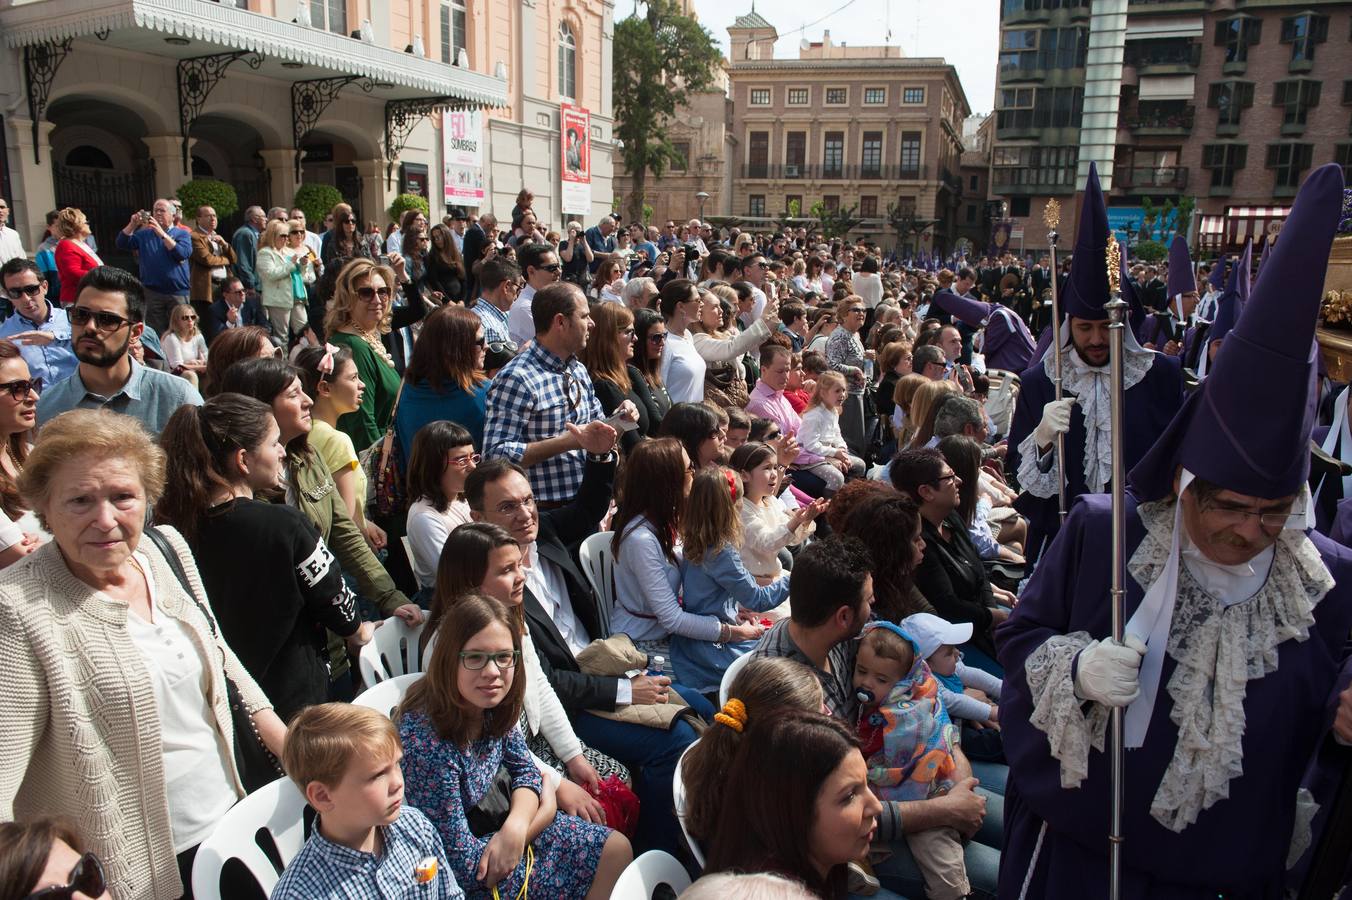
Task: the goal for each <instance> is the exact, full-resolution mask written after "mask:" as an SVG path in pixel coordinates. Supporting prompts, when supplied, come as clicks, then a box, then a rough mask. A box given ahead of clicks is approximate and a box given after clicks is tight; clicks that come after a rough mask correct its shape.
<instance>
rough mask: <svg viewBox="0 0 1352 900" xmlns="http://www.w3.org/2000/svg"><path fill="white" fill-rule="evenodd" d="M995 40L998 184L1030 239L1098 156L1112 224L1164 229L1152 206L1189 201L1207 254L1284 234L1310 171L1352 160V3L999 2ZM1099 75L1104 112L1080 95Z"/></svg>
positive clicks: (1070, 220) (1135, 233)
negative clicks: (1151, 217)
mask: <svg viewBox="0 0 1352 900" xmlns="http://www.w3.org/2000/svg"><path fill="white" fill-rule="evenodd" d="M1123 6H1124V7H1125V9H1124V10H1123V9H1121V7H1123ZM1109 7H1111V8H1109ZM1122 12H1125V18H1118V19H1117V20H1116V21H1114V17H1118V16H1120V15H1121V13H1122ZM1100 25H1101V30H1099V31H1096V28H1100ZM1123 29H1124V30H1123ZM1114 34H1115V35H1119V36H1120V39H1113V40H1104V41H1102V42H1096V40H1095V37H1096V35H1103V36H1105V37H1106V36H1108V35H1114ZM1000 48H1001V49H1000V60H999V69H998V73H997V79H998V82H997V88H996V111H995V117H996V125H995V143H994V148H993V151H992V155H991V176H990V179H991V194H992V196H993V197H994V198H997V199H1001V200H1004V201H1007V202H1008V203H1009V204H1010V213H1011V218H1012V219H1013V221H1014V223H1015V225H1016V227H1020V228H1023V229H1024V232H1025V234H1026V236H1027V239H1028V246H1029V247H1039V248H1040V247H1044V246H1045V245H1046V230H1045V228H1044V226H1043V221H1042V210H1043V207H1044V205H1045V203H1046V201H1047V199H1049V198H1051V197H1057V198H1060V199H1062V200H1064V199H1065V198H1067V197H1070V196H1071V195H1073V194H1074V192H1075V191H1076V190H1077V189H1078V188H1079V187H1081V186H1083V180H1084V175H1085V172H1086V170H1087V168H1088V163H1089V161H1090V160H1091V159H1092V160H1094V161H1095V162H1097V163H1098V166H1099V172H1100V176H1101V178H1102V180H1103V182H1104V187H1105V190H1107V191H1108V199H1109V215H1110V219H1111V220H1112V221H1113V224H1114V227H1115V228H1118V229H1119V230H1121V231H1122V232H1123V233H1126V234H1128V235H1129V236H1130V237H1132V238H1133V239H1134V238H1137V237H1146V236H1151V237H1155V238H1156V239H1159V238H1162V237H1165V236H1166V235H1167V232H1162V231H1160V230H1159V229H1158V227H1157V228H1156V229H1155V231H1154V232H1153V233H1152V232H1150V231H1148V230H1143V229H1142V226H1143V224H1144V222H1143V220H1144V217H1145V215H1146V214H1147V211H1148V210H1149V208H1150V207H1151V206H1154V207H1160V206H1162V205H1163V204H1164V203H1166V202H1171V203H1173V204H1175V205H1176V204H1177V203H1178V202H1179V201H1180V200H1183V199H1184V198H1191V199H1192V201H1193V203H1194V205H1195V210H1196V211H1195V213H1194V216H1193V218H1192V220H1191V221H1189V222H1183V223H1181V225H1180V226H1179V227H1180V229H1181V230H1184V231H1186V232H1188V233H1189V234H1190V235H1191V238H1192V241H1193V246H1194V249H1195V250H1198V251H1200V252H1210V251H1218V250H1222V249H1236V248H1238V247H1239V246H1240V245H1241V244H1242V243H1243V242H1244V241H1246V240H1248V239H1250V238H1252V237H1255V236H1262V235H1270V234H1273V233H1275V232H1276V231H1277V230H1279V229H1280V227H1281V222H1282V221H1283V219H1284V218H1285V215H1286V212H1287V209H1288V205H1289V202H1290V199H1291V198H1292V197H1293V196H1294V195H1295V192H1296V188H1297V187H1298V186H1299V184H1300V182H1301V180H1302V179H1303V177H1304V175H1305V173H1306V172H1308V171H1309V169H1311V168H1312V167H1314V166H1317V165H1320V164H1322V163H1326V162H1330V161H1338V162H1340V163H1341V164H1342V165H1343V166H1344V167H1352V108H1350V107H1352V81H1349V76H1352V3H1347V2H1317V0H1315V2H1304V0H1302V2H1294V0H1110V2H1108V3H1106V4H1105V3H1103V2H1100V0H1096V2H1095V3H1094V4H1093V15H1092V17H1091V9H1090V4H1089V2H1088V0H1003V5H1002V13H1001V39H1000ZM1096 67H1097V68H1096ZM1105 85H1106V86H1107V87H1108V88H1110V89H1111V90H1110V91H1109V93H1110V95H1111V96H1112V97H1114V98H1115V101H1116V102H1115V103H1111V104H1108V105H1110V106H1112V107H1114V108H1113V109H1112V111H1111V114H1110V115H1108V114H1105V113H1104V111H1103V109H1102V107H1097V108H1096V107H1094V105H1093V103H1092V102H1091V101H1093V99H1094V98H1092V97H1091V98H1086V95H1085V91H1086V88H1087V87H1094V88H1096V89H1098V90H1100V91H1102V90H1104V86H1105ZM1091 126H1092V128H1091ZM1110 129H1111V130H1110ZM1108 133H1111V134H1112V135H1113V136H1114V137H1113V139H1112V140H1111V141H1109V140H1105V138H1104V135H1105V134H1108ZM1075 215H1076V209H1075V205H1074V204H1073V203H1063V206H1062V217H1061V226H1060V232H1061V234H1063V235H1068V234H1073V233H1074V231H1073V229H1074V226H1075V222H1074V218H1075Z"/></svg>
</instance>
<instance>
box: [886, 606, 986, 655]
mask: <svg viewBox="0 0 1352 900" xmlns="http://www.w3.org/2000/svg"><path fill="white" fill-rule="evenodd" d="M901 630H902V631H905V632H906V633H907V634H909V635H910V636H911V638H912V640H914V641H915V645H916V647H917V649H918V650H919V652H920V656H921V657H922V658H924V659H929V658H930V657H931V656H933V655H934V654H935V653H936V652H937V651H938V649H939V648H940V647H943V646H944V645H946V644H954V645H956V644H965V643H967V642H968V641H970V640H971V639H972V623H971V622H961V623H958V624H956V625H955V624H954V623H952V622H950V621H948V620H947V619H941V618H939V617H938V616H936V615H934V614H932V613H916V614H915V615H913V616H907V617H906V618H904V619H902V620H901Z"/></svg>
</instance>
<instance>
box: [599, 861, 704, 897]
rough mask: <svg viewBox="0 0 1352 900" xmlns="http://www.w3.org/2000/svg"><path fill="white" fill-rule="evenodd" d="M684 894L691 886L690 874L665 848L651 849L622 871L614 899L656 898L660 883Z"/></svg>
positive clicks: (612, 893)
mask: <svg viewBox="0 0 1352 900" xmlns="http://www.w3.org/2000/svg"><path fill="white" fill-rule="evenodd" d="M662 884H665V885H666V886H667V887H669V888H671V890H672V891H673V892H674V893H676V894H680V893H681V891H683V890H685V889H686V888H688V887H690V875H689V873H687V872H686V871H685V868H684V867H683V866H682V865H681V864H680V863H679V862H677V861H676V857H674V856H672V855H671V854H670V853H666V852H664V851H662V850H649V851H648V852H647V853H645V854H643V855H642V856H640V857H639V858H638V859H636V860H634V861H633V862H631V863H630V864H629V865H628V866H626V867H625V870H624V871H623V872H621V873H620V880H619V881H617V882H615V889H614V890H613V891H611V892H610V900H652V897H653V892H654V891H656V890H657V887H658V885H662Z"/></svg>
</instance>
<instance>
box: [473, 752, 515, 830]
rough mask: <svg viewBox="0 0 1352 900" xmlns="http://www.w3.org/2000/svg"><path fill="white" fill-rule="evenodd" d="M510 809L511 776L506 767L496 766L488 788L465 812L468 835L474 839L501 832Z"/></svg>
mask: <svg viewBox="0 0 1352 900" xmlns="http://www.w3.org/2000/svg"><path fill="white" fill-rule="evenodd" d="M511 807H512V776H511V773H510V772H508V771H507V767H506V766H498V773H497V774H496V775H494V776H493V784H492V785H491V786H489V788H488V790H487V791H486V792H485V793H484V795H483V797H481V798H480V799H479V802H478V803H476V804H474V805H473V806H472V807H470V808H469V809H467V810H465V821H466V822H468V823H469V831H470V834H472V835H474V836H475V837H478V838H481V837H487V836H488V835H490V834H493V833H494V832H496V831H499V830H501V828H502V825H503V823H504V822H506V821H507V814H508V813H509V812H511Z"/></svg>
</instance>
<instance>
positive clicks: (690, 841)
mask: <svg viewBox="0 0 1352 900" xmlns="http://www.w3.org/2000/svg"><path fill="white" fill-rule="evenodd" d="M698 743H699V741H695V743H694V744H691V745H690V747H693V746H695V744H698ZM690 747H686V748H685V750H683V751H682V752H681V758H680V759H678V760H676V774H675V775H674V776H673V777H672V779H671V799H672V806H673V808H674V809H675V812H676V821H677V822H679V823H680V824H681V834H683V835H684V836H685V845H686V846H687V847H689V848H690V855H691V856H693V857H695V862H697V863H699V867H700V868H701V869H703V868H704V850H703V848H701V847H700V845H699V841H697V840H695V836H694V835H692V834H691V833H690V831H689V830H688V829H687V828H686V827H685V779H684V776H683V774H682V773H683V772H684V771H685V757H686V754H688V753H689V752H690Z"/></svg>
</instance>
